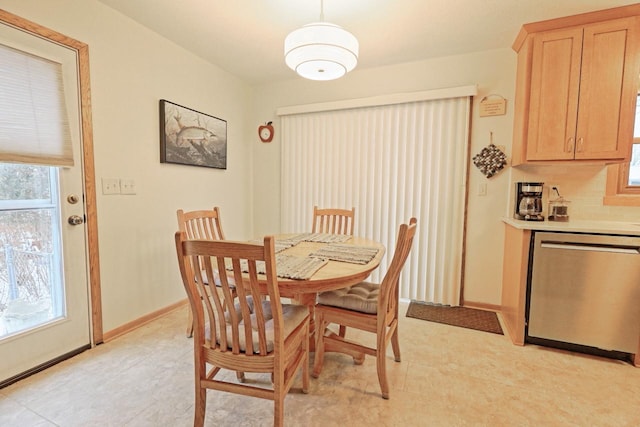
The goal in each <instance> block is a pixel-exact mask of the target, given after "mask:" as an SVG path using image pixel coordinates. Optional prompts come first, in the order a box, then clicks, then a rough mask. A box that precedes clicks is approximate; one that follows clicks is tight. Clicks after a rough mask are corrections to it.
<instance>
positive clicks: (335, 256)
mask: <svg viewBox="0 0 640 427" xmlns="http://www.w3.org/2000/svg"><path fill="white" fill-rule="evenodd" d="M377 254H378V248H374V247H369V246H354V245H341V244H329V245H326V246H323V247H322V248H320V249H318V250H317V251H315V252H313V253H311V254H309V256H312V257H319V258H329V259H330V260H332V261H341V262H349V263H352V264H367V263H368V262H369V261H371V260H372V259H373V258H374V257H375V256H376V255H377Z"/></svg>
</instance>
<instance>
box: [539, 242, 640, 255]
mask: <svg viewBox="0 0 640 427" xmlns="http://www.w3.org/2000/svg"><path fill="white" fill-rule="evenodd" d="M540 247H541V248H548V249H567V250H572V251H592V252H613V253H617V254H631V255H638V254H640V247H637V246H621V245H601V244H597V243H571V242H549V241H542V242H541V243H540Z"/></svg>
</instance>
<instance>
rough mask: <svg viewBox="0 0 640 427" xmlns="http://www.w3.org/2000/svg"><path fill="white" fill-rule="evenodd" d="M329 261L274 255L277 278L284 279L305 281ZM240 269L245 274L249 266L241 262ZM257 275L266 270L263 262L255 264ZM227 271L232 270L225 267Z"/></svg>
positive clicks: (229, 267)
mask: <svg viewBox="0 0 640 427" xmlns="http://www.w3.org/2000/svg"><path fill="white" fill-rule="evenodd" d="M328 262H329V261H328V260H327V259H324V258H318V257H310V256H309V257H296V256H291V255H285V254H277V255H276V270H277V275H278V277H282V278H284V279H294V280H306V279H309V278H311V276H313V275H314V273H315V272H316V271H318V270H320V269H321V268H322V267H323V266H324V265H326V264H327V263H328ZM240 267H241V268H242V271H243V272H245V273H248V272H249V266H248V264H247V261H246V260H241V262H240ZM256 269H257V270H258V274H265V273H266V268H265V264H264V261H258V262H256ZM227 270H232V267H231V266H227Z"/></svg>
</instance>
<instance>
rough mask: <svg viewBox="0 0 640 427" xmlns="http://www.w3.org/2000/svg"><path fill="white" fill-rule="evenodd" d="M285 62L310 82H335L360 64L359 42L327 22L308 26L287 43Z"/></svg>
mask: <svg viewBox="0 0 640 427" xmlns="http://www.w3.org/2000/svg"><path fill="white" fill-rule="evenodd" d="M284 56H285V62H286V63H287V65H288V66H289V68H291V69H292V70H294V71H295V72H297V73H298V74H299V75H300V76H302V77H304V78H306V79H310V80H333V79H337V78H340V77H342V76H344V75H345V74H346V73H348V72H349V71H351V70H353V69H354V68H355V67H356V64H357V63H358V40H357V39H356V38H355V37H354V35H353V34H351V33H350V32H348V31H347V30H345V29H344V28H342V27H339V26H337V25H334V24H330V23H327V22H315V23H313V24H307V25H305V26H304V27H302V28H299V29H297V30H295V31H293V32H291V33H290V34H289V35H288V36H287V38H286V39H285V40H284Z"/></svg>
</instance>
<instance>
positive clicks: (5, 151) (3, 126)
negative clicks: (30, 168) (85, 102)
mask: <svg viewBox="0 0 640 427" xmlns="http://www.w3.org/2000/svg"><path fill="white" fill-rule="evenodd" d="M0 162H11V163H28V164H40V165H48V166H73V150H72V147H71V131H70V128H69V121H68V117H67V109H66V104H65V101H64V87H63V80H62V66H61V65H60V64H59V63H56V62H53V61H49V60H47V59H44V58H40V57H37V56H34V55H31V54H29V53H26V52H22V51H19V50H16V49H13V48H10V47H8V46H4V45H2V44H0Z"/></svg>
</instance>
